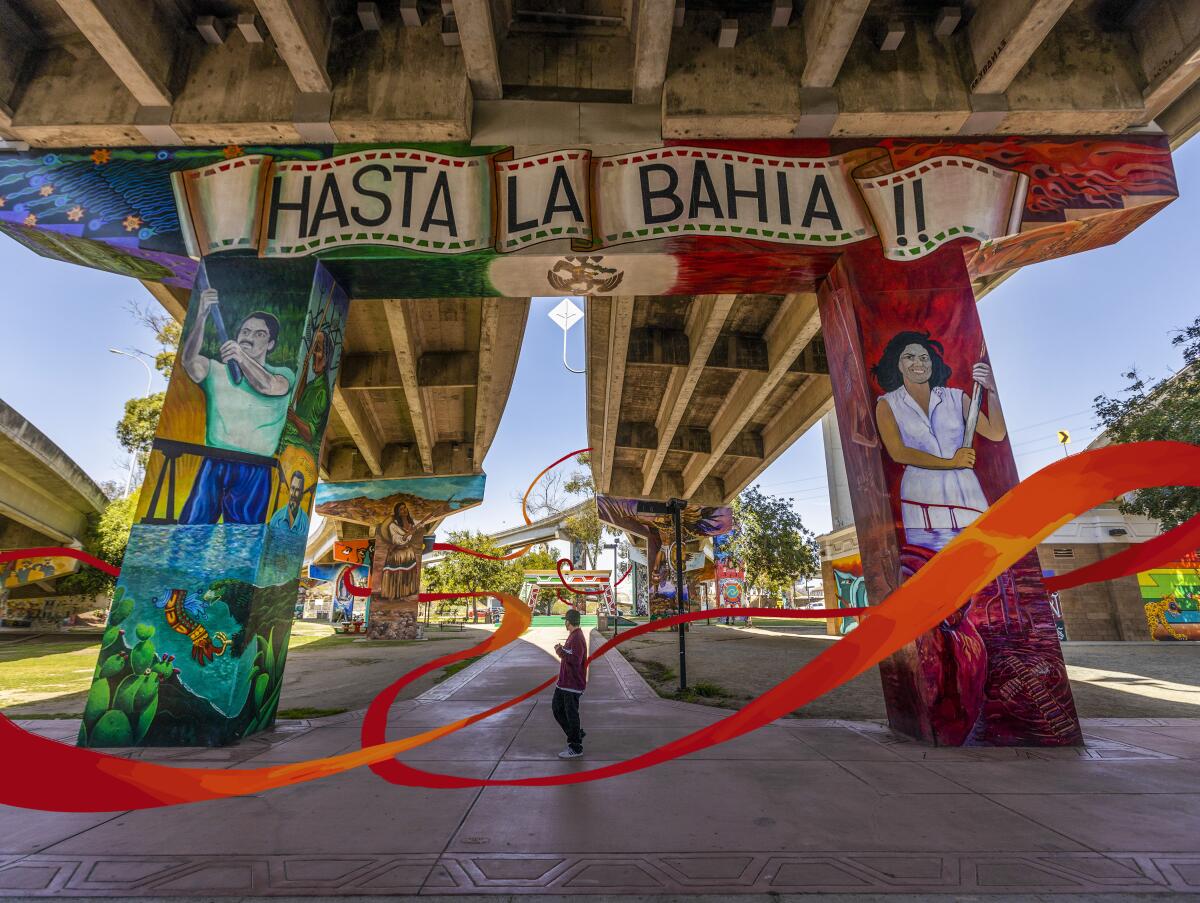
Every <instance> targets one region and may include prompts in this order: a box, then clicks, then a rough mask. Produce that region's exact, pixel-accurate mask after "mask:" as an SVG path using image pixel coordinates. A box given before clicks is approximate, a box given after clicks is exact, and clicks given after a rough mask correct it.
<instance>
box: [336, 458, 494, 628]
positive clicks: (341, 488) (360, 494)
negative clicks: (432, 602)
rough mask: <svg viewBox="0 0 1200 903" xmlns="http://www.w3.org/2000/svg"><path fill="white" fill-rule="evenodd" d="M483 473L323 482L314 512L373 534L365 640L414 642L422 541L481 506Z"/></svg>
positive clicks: (418, 625)
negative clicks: (444, 523) (445, 523)
mask: <svg viewBox="0 0 1200 903" xmlns="http://www.w3.org/2000/svg"><path fill="white" fill-rule="evenodd" d="M483 486H484V477H483V475H482V474H479V475H477V476H466V477H417V478H413V479H398V480H367V481H361V482H348V483H322V484H321V485H320V486H319V487H317V505H316V510H317V511H318V512H320V514H321V515H323V516H324V517H333V518H337V519H340V520H347V521H352V522H354V523H359V524H366V525H368V526H371V527H373V528H374V530H375V539H374V544H373V546H372V550H371V580H370V586H371V601H370V609H369V616H368V619H367V636H368V638H370V639H376V640H415V639H417V638H418V637H419V636H420V624H419V621H418V616H417V613H418V596H419V595H420V587H421V554H422V552H423V551H424V548H425V541H426V537H427V536H429V535H431V534H432V533H433V530H434V528H435V527H436V526H437V525H438V524H439V523H440V522H441V521H442V520H443V519H444V518H445V517H446V516H447V515H448V514H450V513H452V512H454V511H461V510H463V509H464V508H470V507H473V506H474V505H478V504H479V503H480V502H481V501H483Z"/></svg>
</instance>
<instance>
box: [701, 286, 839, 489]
mask: <svg viewBox="0 0 1200 903" xmlns="http://www.w3.org/2000/svg"><path fill="white" fill-rule="evenodd" d="M820 328H821V317H820V314H819V313H818V312H817V296H816V295H815V294H814V293H811V292H805V293H800V294H792V295H788V296H787V297H786V298H785V299H784V300H783V302H782V303H781V304H780V305H779V310H778V312H777V313H776V314H775V317H774V319H773V320H772V321H771V324H770V325H769V326H768V327H767V330H766V333H765V336H764V338H765V339H766V342H767V355H768V360H769V361H770V369H769V370H768V371H767V372H765V373H763V372H759V371H743V372H742V373H741V375H740V376H739V377H738V379H737V382H736V383H735V384H734V387H733V390H732V391H731V392H730V393H729V394H728V395H727V396H726V399H725V403H724V404H723V405H722V407H721V409H720V410H719V411H718V412H717V415H716V416H715V417H714V418H713V421H712V423H711V424H710V426H709V432H710V433H711V434H712V451H711V452H710V453H709V454H707V455H702V454H699V455H693V456H692V460H691V461H690V462H689V463H688V465H687V466H686V467H684V469H683V492H684V494H683V498H689V497H690V496H691V495H692V494H693V493H695V492H696V491H697V490H698V489H699V488H700V485H701V484H702V483H703V482H704V480H705V479H706V478H707V477H708V476H709V474H710V473H711V472H712V469H713V467H714V466H715V465H716V464H717V462H718V461H719V460H720V458H721V456H722V455H723V454H725V450H726V449H727V448H729V446H730V445H731V444H732V443H733V441H734V439H735V438H736V437H737V435H738V433H740V432H741V430H742V428H743V427H745V426H746V424H747V423H748V422H749V421H750V418H751V416H753V414H754V413H755V412H756V411H757V410H758V409H759V408H760V407H761V406H762V404H763V403H764V402H765V401H766V399H767V397H768V396H769V395H770V393H771V391H772V390H773V389H774V388H775V386H776V385H777V384H778V383H779V381H780V380H781V379H782V378H783V377H784V375H785V374H786V373H787V372H788V369H789V368H790V367H791V365H792V362H793V361H795V359H796V357H797V356H798V355H799V354H800V352H801V351H803V350H804V347H805V346H806V345H807V344H808V343H809V342H810V341H812V339H813V337H814V336H815V335H816V334H817V331H818V330H819V329H820ZM810 379H811V378H810ZM764 444H765V443H764Z"/></svg>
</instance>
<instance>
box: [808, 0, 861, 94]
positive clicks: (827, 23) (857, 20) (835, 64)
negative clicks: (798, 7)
mask: <svg viewBox="0 0 1200 903" xmlns="http://www.w3.org/2000/svg"><path fill="white" fill-rule="evenodd" d="M870 5H871V0H808V2H807V3H805V4H804V18H803V20H802V21H803V24H804V50H805V60H804V71H803V73H802V74H801V76H800V83H801V85H803V86H804V87H806V88H832V87H833V84H834V82H836V81H837V77H838V72H839V71H841V68H842V62H843V61H844V60H845V59H846V53H847V52H848V51H849V50H850V45H851V44H853V43H854V36H855V35H856V34H857V33H858V27H859V25H860V24H861V23H862V18H863V16H864V15H865V14H866V12H867V7H869V6H870Z"/></svg>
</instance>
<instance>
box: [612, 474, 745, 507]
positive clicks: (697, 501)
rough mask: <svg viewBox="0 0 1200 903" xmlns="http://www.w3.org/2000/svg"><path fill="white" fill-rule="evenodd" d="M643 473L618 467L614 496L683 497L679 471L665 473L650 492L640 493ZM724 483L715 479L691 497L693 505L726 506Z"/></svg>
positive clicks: (614, 476) (615, 475) (660, 475)
mask: <svg viewBox="0 0 1200 903" xmlns="http://www.w3.org/2000/svg"><path fill="white" fill-rule="evenodd" d="M640 484H641V472H640V471H639V470H638V469H637V468H636V467H616V468H614V469H613V475H612V489H610V490H609V491H610V493H611V494H612V495H616V496H621V497H622V498H649V499H668V498H672V497H674V498H682V497H683V476H682V474H680V473H679V471H677V470H671V471H663V472H662V473H660V474H659V475H658V479H656V480H655V481H654V485H653V486H651V488H650V491H649V492H640V491H639V489H640V488H641V487H640ZM724 499H725V491H724V483H723V482H722V481H721V480H719V479H717V478H715V477H713V478H709V479H708V480H705V481H704V483H703V484H702V485H701V486H700V488H699V489H697V490H696V491H695V492H694V493H692V495H691V496H690V497H689V499H688V500H689V501H690V502H691V503H692V504H693V505H721V504H724Z"/></svg>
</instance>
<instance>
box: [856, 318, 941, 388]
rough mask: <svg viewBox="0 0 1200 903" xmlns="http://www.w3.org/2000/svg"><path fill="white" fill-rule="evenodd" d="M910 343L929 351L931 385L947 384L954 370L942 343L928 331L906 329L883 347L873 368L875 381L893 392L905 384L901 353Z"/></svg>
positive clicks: (933, 386) (931, 386)
mask: <svg viewBox="0 0 1200 903" xmlns="http://www.w3.org/2000/svg"><path fill="white" fill-rule="evenodd" d="M909 345H920V346H921V347H922V348H924V349H925V350H926V351H928V352H929V359H930V361H931V362H932V364H933V372H932V374H930V377H929V387H930V388H931V389H936V388H937V387H938V386H944V385H946V382H947V381H948V380H949V379H950V373H951V372H952V371H951V370H950V367H949V365H948V364H947V363H946V361H945V359H944V358H943V355H944V354H945V353H946V352H945V349H943V348H942V343H941V342H939V341H938V340H937V339H931V338H930V337H929V333H927V332H916V331H914V330H905V331H904V332H898V333H896V334H895V335H894V336H892V339H891V341H890V342H888V343H887V347H886V348H884V349H883V354H882V355H880V357H879V363H878V364H876V365H875V366H874V367H872V368H871V373H872V375H874V377H875V381H876V382H877V383H879V385H880V386H882V387H883V391H885V392H891V391H893V390H894V389H899V388H900V387H901V386H902V385H904V377H903V376H902V375H901V374H900V355H901V354H903V353H904V349H905V348H907V347H908V346H909Z"/></svg>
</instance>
